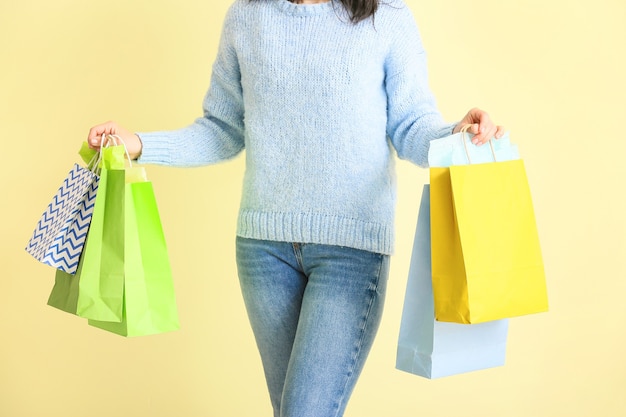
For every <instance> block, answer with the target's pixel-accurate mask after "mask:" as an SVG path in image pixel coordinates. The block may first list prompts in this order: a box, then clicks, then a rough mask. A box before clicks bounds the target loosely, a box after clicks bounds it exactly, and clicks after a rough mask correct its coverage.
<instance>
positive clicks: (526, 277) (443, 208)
mask: <svg viewBox="0 0 626 417" xmlns="http://www.w3.org/2000/svg"><path fill="white" fill-rule="evenodd" d="M430 183H431V221H432V228H431V240H432V275H433V293H434V298H435V318H436V319H437V320H439V321H445V322H454V323H482V322H486V321H492V320H499V319H503V318H509V317H515V316H520V315H525V314H532V313H539V312H544V311H547V309H548V297H547V290H546V281H545V274H544V269H543V261H542V256H541V250H540V246H539V237H538V234H537V227H536V223H535V216H534V210H533V206H532V201H531V195H530V189H529V187H528V180H527V177H526V171H525V168H524V163H523V161H522V160H512V161H505V162H493V163H482V164H470V165H458V166H451V167H449V168H431V169H430Z"/></svg>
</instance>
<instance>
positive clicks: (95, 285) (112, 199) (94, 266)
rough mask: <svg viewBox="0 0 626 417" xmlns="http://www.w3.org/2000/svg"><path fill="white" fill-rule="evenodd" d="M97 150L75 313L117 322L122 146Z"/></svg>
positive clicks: (121, 242)
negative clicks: (96, 186)
mask: <svg viewBox="0 0 626 417" xmlns="http://www.w3.org/2000/svg"><path fill="white" fill-rule="evenodd" d="M101 153H102V161H101V164H102V166H101V172H100V184H99V189H98V193H97V195H96V201H95V203H94V210H93V215H92V219H91V225H90V226H89V232H88V237H87V241H86V242H85V246H84V248H83V253H82V259H81V261H80V264H81V265H80V267H81V271H80V274H77V275H78V276H79V279H78V281H79V282H78V297H77V301H76V302H77V305H76V314H77V315H78V316H80V317H83V318H87V319H94V320H108V321H117V322H120V321H122V315H123V314H122V307H123V306H122V304H123V298H124V186H125V178H126V176H125V169H124V166H125V161H124V156H125V148H124V146H110V147H107V148H103V149H102V151H101ZM59 280H60V281H62V280H63V278H59Z"/></svg>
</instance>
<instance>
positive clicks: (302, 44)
mask: <svg viewBox="0 0 626 417" xmlns="http://www.w3.org/2000/svg"><path fill="white" fill-rule="evenodd" d="M203 109H204V116H203V117H200V118H198V119H197V120H196V121H195V122H194V123H193V124H192V125H190V126H188V127H185V128H183V129H179V130H175V131H165V132H149V133H139V136H140V137H141V140H142V142H143V153H142V155H141V157H140V159H139V162H140V163H152V164H161V165H170V166H179V167H191V166H200V165H207V164H212V163H216V162H219V161H223V160H227V159H229V158H232V157H234V156H235V155H237V154H238V153H240V152H241V151H242V150H244V149H245V150H246V152H245V156H246V171H245V175H244V181H243V192H242V198H241V206H240V213H239V219H238V225H237V234H238V235H239V236H242V237H246V238H254V239H265V240H278V241H288V242H300V243H320V244H329V245H340V246H349V247H353V248H357V249H363V250H368V251H372V252H378V253H383V254H391V253H392V252H393V245H394V212H395V201H396V180H395V166H394V161H395V159H394V152H393V149H395V151H396V152H395V153H397V155H398V156H399V157H400V158H403V159H408V160H410V161H412V162H414V163H416V164H418V165H421V166H426V165H427V154H428V147H429V142H430V141H431V140H433V139H437V138H440V137H444V136H447V135H450V134H451V133H452V129H453V125H452V124H447V123H445V122H444V121H443V120H442V117H441V115H440V113H439V111H438V110H437V107H436V103H435V100H434V97H433V95H432V93H431V91H430V89H429V87H428V80H427V70H426V59H425V53H424V50H423V47H422V42H421V39H420V35H419V31H418V28H417V26H416V24H415V21H414V19H413V15H412V14H411V12H410V10H409V8H408V7H407V6H406V5H405V4H404V2H403V1H401V0H386V1H384V2H381V5H380V7H379V10H378V12H377V13H376V15H375V19H373V20H372V19H371V18H370V19H366V20H364V21H362V22H360V23H358V24H356V25H355V24H353V23H351V22H350V21H349V18H348V15H347V14H346V11H345V10H344V9H343V6H342V5H341V3H339V2H338V1H331V2H327V3H318V4H293V3H290V2H289V1H287V0H260V1H253V2H250V1H248V0H238V1H235V2H234V4H233V5H232V6H231V8H230V9H229V11H228V13H227V16H226V18H225V21H224V25H223V32H222V36H221V40H220V46H219V50H218V55H217V58H216V60H215V62H214V65H213V72H212V77H211V85H210V87H209V90H208V92H207V94H206V96H205V99H204V102H203Z"/></svg>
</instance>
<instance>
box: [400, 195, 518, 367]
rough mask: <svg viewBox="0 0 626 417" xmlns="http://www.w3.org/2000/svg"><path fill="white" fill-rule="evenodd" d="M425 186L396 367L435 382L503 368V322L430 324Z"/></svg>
mask: <svg viewBox="0 0 626 417" xmlns="http://www.w3.org/2000/svg"><path fill="white" fill-rule="evenodd" d="M430 265H431V261H430V186H429V185H428V184H426V185H424V190H423V193H422V201H421V204H420V210H419V215H418V221H417V229H416V231H415V240H414V243H413V253H412V255H411V266H410V268H409V278H408V281H407V287H406V294H405V298H404V308H403V311H402V321H401V325H400V337H399V339H398V350H397V356H396V368H397V369H399V370H401V371H406V372H409V373H412V374H415V375H419V376H423V377H426V378H431V379H432V378H439V377H444V376H450V375H455V374H460V373H464V372H470V371H476V370H479V369H486V368H492V367H496V366H501V365H504V360H505V353H506V338H507V332H508V320H498V321H492V322H487V323H480V324H457V323H443V322H438V321H435V307H434V300H433V287H432V281H431V270H430Z"/></svg>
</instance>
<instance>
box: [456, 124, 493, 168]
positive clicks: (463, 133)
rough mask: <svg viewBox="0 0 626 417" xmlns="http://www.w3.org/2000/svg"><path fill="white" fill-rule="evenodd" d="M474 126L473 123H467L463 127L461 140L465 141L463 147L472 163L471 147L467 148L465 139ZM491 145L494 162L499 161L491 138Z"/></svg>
mask: <svg viewBox="0 0 626 417" xmlns="http://www.w3.org/2000/svg"><path fill="white" fill-rule="evenodd" d="M470 127H472V125H471V124H466V125H465V126H463V127H462V128H461V140H462V141H463V147H464V148H465V155H467V162H469V163H470V164H471V163H472V159H471V158H470V154H469V149H468V148H467V140H465V136H466V135H467V131H468V130H469V128H470ZM489 147H490V148H491V155H492V156H493V162H498V161H497V159H496V151H495V150H494V149H493V143H492V140H491V139H489Z"/></svg>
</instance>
